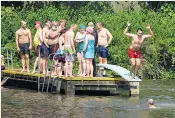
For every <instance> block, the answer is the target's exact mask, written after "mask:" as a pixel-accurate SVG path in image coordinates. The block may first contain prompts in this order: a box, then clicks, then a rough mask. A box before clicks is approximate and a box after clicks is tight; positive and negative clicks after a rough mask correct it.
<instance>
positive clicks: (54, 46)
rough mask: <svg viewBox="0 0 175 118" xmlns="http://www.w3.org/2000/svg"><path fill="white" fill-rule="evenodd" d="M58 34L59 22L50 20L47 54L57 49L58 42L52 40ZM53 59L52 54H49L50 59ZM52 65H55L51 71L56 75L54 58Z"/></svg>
mask: <svg viewBox="0 0 175 118" xmlns="http://www.w3.org/2000/svg"><path fill="white" fill-rule="evenodd" d="M59 36H60V30H59V24H58V22H57V21H53V22H52V27H51V29H50V31H49V35H48V37H49V40H48V44H49V54H55V53H56V51H57V49H58V48H59V47H58V46H59V45H58V42H54V41H55V40H58V39H59ZM52 59H53V55H51V60H52ZM53 61H54V65H55V67H53V72H52V75H53V76H55V75H57V73H56V64H57V61H56V60H55V59H54V60H53Z"/></svg>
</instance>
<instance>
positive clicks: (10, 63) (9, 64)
mask: <svg viewBox="0 0 175 118" xmlns="http://www.w3.org/2000/svg"><path fill="white" fill-rule="evenodd" d="M1 50H5V51H6V57H5V55H3V56H4V59H5V60H7V67H8V68H10V67H11V69H13V52H12V51H15V50H14V49H10V48H7V47H2V48H1ZM1 53H2V52H1Z"/></svg>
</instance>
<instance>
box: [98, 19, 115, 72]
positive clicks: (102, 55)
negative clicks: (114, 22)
mask: <svg viewBox="0 0 175 118" xmlns="http://www.w3.org/2000/svg"><path fill="white" fill-rule="evenodd" d="M97 28H98V43H97V46H98V47H97V54H98V57H99V63H100V64H107V57H108V48H107V47H108V46H109V44H110V43H111V41H112V38H113V36H112V34H111V33H110V32H109V30H108V29H106V28H103V24H102V23H101V22H99V23H97ZM108 38H109V41H108ZM101 71H102V72H101V73H103V69H102V68H101ZM103 74H105V73H103Z"/></svg>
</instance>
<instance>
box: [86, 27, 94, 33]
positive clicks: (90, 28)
mask: <svg viewBox="0 0 175 118" xmlns="http://www.w3.org/2000/svg"><path fill="white" fill-rule="evenodd" d="M86 31H87V32H89V33H90V34H92V33H93V31H94V30H93V28H92V27H87V28H86Z"/></svg>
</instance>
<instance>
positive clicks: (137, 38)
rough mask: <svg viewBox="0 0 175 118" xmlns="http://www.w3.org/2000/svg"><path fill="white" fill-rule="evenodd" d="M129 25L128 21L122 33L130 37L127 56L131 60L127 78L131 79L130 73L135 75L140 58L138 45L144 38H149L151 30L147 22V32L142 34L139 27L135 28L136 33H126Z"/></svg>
mask: <svg viewBox="0 0 175 118" xmlns="http://www.w3.org/2000/svg"><path fill="white" fill-rule="evenodd" d="M129 26H130V23H129V22H128V23H127V27H126V29H125V30H124V34H125V35H126V36H128V37H129V38H131V39H132V43H131V45H130V47H129V49H128V57H129V58H130V61H131V67H130V76H129V79H130V80H132V78H133V77H132V73H134V76H136V74H137V71H138V70H139V67H140V58H141V53H140V47H141V45H142V43H143V41H144V40H145V39H146V38H150V37H152V36H153V32H152V30H151V28H150V25H149V24H148V25H147V26H146V29H148V31H149V34H147V35H143V31H142V29H141V28H138V29H137V34H131V33H128V28H129Z"/></svg>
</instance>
